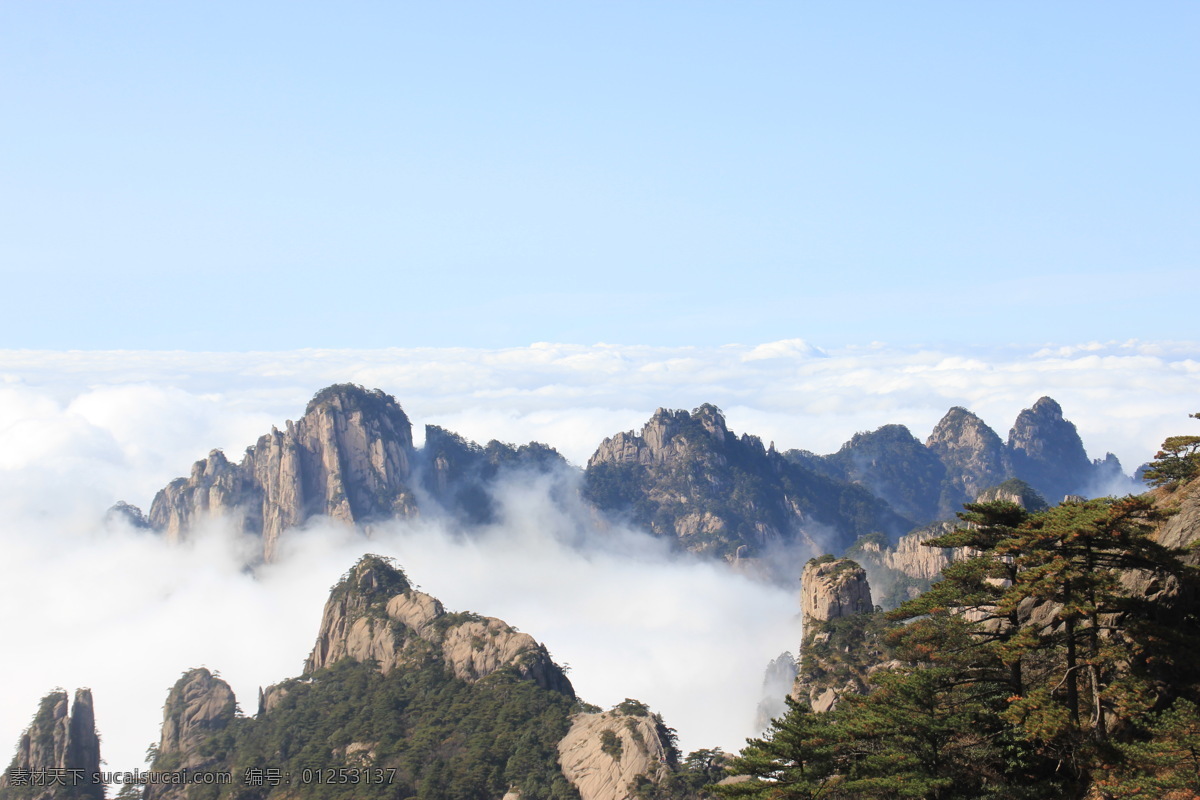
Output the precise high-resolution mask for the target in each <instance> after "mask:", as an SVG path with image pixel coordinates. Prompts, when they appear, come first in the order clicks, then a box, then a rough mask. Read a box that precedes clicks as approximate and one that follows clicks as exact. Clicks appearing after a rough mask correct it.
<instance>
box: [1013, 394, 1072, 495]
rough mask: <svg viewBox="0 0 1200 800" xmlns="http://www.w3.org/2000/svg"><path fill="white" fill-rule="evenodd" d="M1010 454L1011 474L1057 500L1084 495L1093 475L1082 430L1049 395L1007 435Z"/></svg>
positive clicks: (1019, 415)
mask: <svg viewBox="0 0 1200 800" xmlns="http://www.w3.org/2000/svg"><path fill="white" fill-rule="evenodd" d="M1008 457H1009V462H1010V473H1011V474H1013V475H1015V476H1016V477H1018V478H1021V479H1022V480H1025V481H1027V482H1028V483H1029V484H1030V485H1032V486H1033V488H1034V489H1036V490H1037V491H1038V492H1040V493H1041V494H1042V495H1043V496H1044V497H1046V498H1047V499H1048V500H1049V501H1050V502H1054V503H1056V502H1058V501H1059V500H1061V499H1062V497H1063V496H1064V495H1068V494H1082V493H1083V491H1084V488H1085V487H1086V485H1087V483H1088V482H1089V478H1090V477H1091V472H1092V462H1091V461H1090V460H1089V459H1088V457H1087V453H1086V452H1085V451H1084V449H1083V442H1082V440H1080V438H1079V432H1078V431H1077V430H1076V429H1075V425H1074V424H1072V423H1071V422H1070V421H1069V420H1067V419H1065V418H1064V417H1063V413H1062V407H1061V406H1059V404H1058V403H1056V402H1055V401H1054V400H1052V399H1051V398H1049V397H1042V398H1039V399H1038V401H1037V402H1036V403H1034V404H1033V407H1032V408H1027V409H1025V410H1024V411H1022V412H1021V413H1020V414H1018V415H1017V420H1016V422H1015V423H1013V427H1012V430H1010V431H1009V434H1008Z"/></svg>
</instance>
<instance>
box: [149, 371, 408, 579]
mask: <svg viewBox="0 0 1200 800" xmlns="http://www.w3.org/2000/svg"><path fill="white" fill-rule="evenodd" d="M413 458H414V451H413V444H412V426H411V424H410V423H409V420H408V417H407V416H406V415H405V414H404V411H403V410H402V409H401V408H400V405H399V404H398V403H397V402H396V401H395V399H394V398H392V397H390V396H389V395H386V394H384V393H383V392H381V391H379V390H378V389H377V390H375V391H367V390H365V389H363V388H362V387H359V386H350V385H345V384H343V385H337V386H331V387H329V388H327V389H323V390H321V391H320V392H318V393H317V395H316V396H315V397H314V398H313V399H312V401H311V402H310V403H309V404H308V408H307V409H306V410H305V413H304V416H303V417H301V418H300V419H299V420H298V421H297V422H294V423H293V422H291V421H289V422H288V423H287V425H286V427H285V430H283V431H280V430H278V429H272V431H271V433H269V434H267V435H265V436H263V437H261V438H260V439H259V440H258V442H257V443H256V444H255V445H254V446H253V447H251V448H249V449H248V450H247V451H246V455H245V456H244V457H243V458H242V461H241V463H240V464H236V465H235V464H233V463H231V462H230V461H229V460H228V459H226V457H225V455H224V454H223V453H221V452H220V451H213V452H212V453H210V454H209V456H208V458H207V459H205V460H203V461H198V462H196V464H195V465H194V466H193V467H192V473H191V475H190V476H189V477H187V478H179V479H176V480H174V481H172V482H171V483H170V484H169V485H168V486H167V487H166V488H164V489H163V490H162V491H160V492H159V493H158V494H157V495H156V496H155V498H154V502H153V504H152V505H151V506H150V513H149V515H148V518H149V521H150V523H151V525H153V526H154V527H155V528H157V529H159V530H162V531H164V532H165V533H166V535H167V537H168V538H171V539H179V538H181V537H182V536H184V535H185V534H186V532H187V531H188V529H190V528H191V527H193V526H194V525H196V524H197V523H199V522H201V521H202V520H203V519H205V518H206V517H210V516H214V515H220V514H225V515H233V516H238V517H240V518H241V519H242V525H243V528H244V529H245V530H246V531H247V532H249V533H256V534H261V535H262V537H263V557H264V558H265V559H266V560H267V561H270V560H272V559H273V558H274V557H275V555H276V553H277V551H278V548H279V537H280V535H281V534H282V533H283V532H284V531H285V530H287V529H288V528H290V527H293V526H296V525H300V524H302V523H304V522H305V521H306V520H308V519H309V518H311V517H314V516H320V515H324V516H328V517H330V518H332V519H336V520H340V521H343V522H347V523H355V522H363V521H369V520H372V519H383V518H390V517H404V516H411V515H412V514H415V513H416V502H415V499H414V495H413V493H412V491H411V489H410V486H411V484H412V464H413Z"/></svg>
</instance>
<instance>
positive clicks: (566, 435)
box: [0, 340, 1200, 769]
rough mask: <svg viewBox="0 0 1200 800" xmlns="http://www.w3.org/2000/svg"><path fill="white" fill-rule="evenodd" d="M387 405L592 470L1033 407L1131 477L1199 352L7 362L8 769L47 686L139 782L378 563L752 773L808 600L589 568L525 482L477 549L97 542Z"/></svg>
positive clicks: (250, 687) (1196, 381)
mask: <svg viewBox="0 0 1200 800" xmlns="http://www.w3.org/2000/svg"><path fill="white" fill-rule="evenodd" d="M340 382H351V383H358V384H362V385H364V386H367V387H368V388H376V387H378V388H382V389H384V390H385V391H387V392H389V393H391V394H393V395H395V396H396V397H397V399H398V400H399V401H400V403H401V404H402V405H403V407H404V408H405V410H406V412H407V413H408V415H409V417H410V418H411V419H412V420H413V423H414V433H415V435H416V438H417V439H418V442H419V441H420V439H421V436H422V434H423V425H424V424H427V423H432V424H438V425H442V426H443V427H446V428H449V429H450V430H453V431H456V432H458V433H460V434H462V435H464V436H466V437H468V438H471V439H474V440H477V441H481V442H484V441H487V440H489V439H493V438H495V439H500V440H502V441H509V442H517V443H520V442H526V441H530V440H538V441H543V442H546V443H549V444H551V445H553V446H555V447H556V448H558V449H559V450H560V451H561V452H562V453H563V454H564V455H566V456H567V458H568V459H570V460H571V461H572V462H573V463H574V464H576V465H580V466H582V465H583V464H585V463H586V461H587V458H588V456H589V455H590V454H591V453H592V451H593V450H594V449H595V447H596V445H597V444H598V443H599V442H600V441H601V440H602V439H603V438H604V437H605V436H609V435H611V434H613V433H615V432H617V431H622V430H630V429H636V428H638V427H640V425H641V424H642V423H644V422H645V420H646V419H647V417H648V416H649V415H650V414H651V413H652V412H653V411H654V409H655V408H657V407H660V406H665V407H669V408H687V409H691V408H695V407H696V406H698V405H700V404H701V403H705V402H708V403H714V404H716V405H717V406H719V407H721V408H722V409H723V410H724V411H725V412H726V415H727V419H728V422H729V425H730V427H731V428H732V429H733V430H734V431H736V432H737V433H742V432H749V433H754V434H757V435H759V436H761V437H762V438H763V440H764V441H774V442H775V444H776V446H777V447H778V448H779V449H787V448H792V447H799V448H804V449H808V450H812V451H815V452H818V453H827V452H832V451H834V450H836V449H837V448H838V447H839V446H840V445H841V444H842V443H843V442H844V441H845V440H847V439H848V438H850V436H851V435H853V434H854V433H855V432H856V431H860V430H872V429H875V428H877V427H879V426H880V425H884V424H887V423H897V422H898V423H903V424H905V425H907V426H908V427H909V429H910V430H911V431H912V432H913V433H914V435H916V436H917V437H918V438H921V439H924V437H925V436H927V435H928V433H929V431H930V430H931V429H932V427H933V426H934V424H936V422H937V420H938V419H939V418H940V417H941V416H942V415H943V414H944V413H945V412H946V410H947V409H948V408H950V407H951V406H954V405H962V406H965V407H967V408H970V409H971V410H973V411H975V412H976V413H978V414H979V415H980V416H981V417H982V418H983V419H984V420H985V421H986V422H988V423H989V424H990V425H991V426H992V427H993V428H995V429H996V430H997V432H998V433H999V434H1000V435H1001V437H1003V436H1004V435H1005V434H1006V432H1007V430H1008V427H1009V426H1010V425H1011V424H1012V421H1013V420H1014V419H1015V417H1016V415H1017V413H1018V412H1019V411H1020V410H1021V409H1022V408H1026V407H1028V406H1029V405H1031V404H1032V403H1033V402H1034V401H1035V400H1036V399H1037V398H1038V397H1040V396H1042V395H1050V396H1052V397H1054V398H1055V399H1056V400H1058V401H1059V402H1060V403H1061V404H1062V406H1063V409H1064V412H1065V414H1066V416H1067V418H1069V419H1071V420H1072V421H1073V422H1075V424H1076V425H1077V426H1078V428H1079V431H1080V434H1081V436H1082V437H1083V440H1084V443H1085V445H1086V446H1087V448H1088V452H1089V455H1091V456H1093V457H1102V456H1103V455H1104V453H1105V452H1106V451H1111V452H1114V453H1116V454H1117V455H1118V456H1119V457H1120V458H1121V460H1122V462H1123V463H1124V465H1125V467H1126V470H1127V471H1132V470H1133V469H1134V468H1135V467H1136V466H1137V465H1138V464H1140V463H1142V462H1144V461H1146V460H1147V459H1149V458H1151V457H1152V456H1153V454H1154V452H1155V450H1156V449H1157V446H1158V444H1159V443H1160V442H1161V441H1162V439H1164V438H1165V437H1166V436H1168V435H1172V434H1175V433H1182V432H1189V431H1190V428H1191V426H1195V425H1196V424H1197V423H1195V422H1194V421H1191V420H1188V419H1187V418H1186V415H1187V414H1188V413H1189V412H1194V411H1200V391H1198V390H1200V343H1196V342H1142V341H1131V342H1109V343H1086V344H1082V345H1069V346H1060V345H1053V346H1038V347H1018V346H1012V347H1007V348H987V349H981V348H970V347H965V346H964V347H940V348H932V347H931V348H919V347H904V348H901V347H892V346H888V345H883V344H879V345H874V346H870V347H858V348H843V349H840V350H839V349H829V348H826V349H822V348H819V347H816V346H814V345H811V344H809V343H806V342H803V341H800V340H789V341H781V342H772V343H768V344H762V345H756V346H751V345H728V346H724V347H709V348H704V347H675V348H668V347H637V346H617V345H591V346H582V345H559V344H535V345H531V346H529V347H521V348H508V349H493V350H488V349H399V348H397V349H388V350H371V351H349V350H302V351H292V352H272V353H254V352H251V353H192V352H90V351H88V352H84V351H56V352H41V351H37V352H35V351H0V553H2V557H3V560H2V562H0V563H3V576H4V577H3V579H2V580H0V633H2V635H3V636H4V639H5V652H6V654H7V658H6V668H5V674H4V691H3V692H2V693H0V746H3V742H5V741H7V742H10V743H15V742H16V740H17V737H18V736H19V734H20V732H21V730H22V729H23V728H24V727H25V726H26V725H27V724H28V722H29V719H30V718H31V716H32V714H33V711H34V710H35V708H36V705H37V700H38V699H39V698H40V697H41V696H42V695H44V694H45V693H46V692H47V691H49V690H51V689H53V688H54V687H56V686H62V687H65V688H67V689H73V688H74V687H77V686H90V687H92V688H93V690H94V691H95V693H96V706H97V714H98V721H99V727H100V730H101V734H102V736H103V738H104V744H103V752H104V755H105V758H106V760H107V761H108V763H109V765H110V766H112V767H114V768H120V769H126V768H133V767H134V766H139V765H140V764H141V761H142V755H143V752H144V750H145V748H146V745H147V744H149V743H150V742H151V741H153V740H156V739H157V737H158V725H159V722H160V718H161V705H162V702H163V700H164V699H165V697H166V692H167V689H168V688H169V687H170V686H171V684H172V683H173V682H174V681H175V679H176V678H177V677H178V676H179V674H180V673H182V672H183V671H184V670H186V669H188V668H190V667H194V666H200V665H206V666H208V667H210V668H212V669H215V670H219V671H220V672H221V673H222V675H224V676H225V678H226V679H227V680H229V681H230V683H231V684H232V685H233V687H234V690H235V691H236V692H237V695H238V697H239V700H240V702H241V705H242V707H243V709H244V710H245V711H246V712H247V713H253V712H254V710H255V703H256V693H257V688H258V687H259V686H263V685H267V684H270V683H273V682H275V681H278V680H281V679H283V678H286V677H290V676H294V675H296V674H298V673H299V670H300V666H301V663H302V661H303V658H304V656H305V655H307V653H308V651H309V649H310V648H311V646H312V642H313V638H314V637H315V634H316V630H317V625H318V622H319V618H320V612H321V607H322V605H323V603H324V601H325V596H326V593H327V591H328V589H329V587H330V586H331V585H332V584H333V583H334V582H335V581H336V580H337V578H338V577H339V575H341V574H342V573H343V572H345V571H346V569H348V568H349V567H350V566H351V565H352V564H353V563H354V561H355V560H356V559H357V558H358V557H359V556H361V555H362V554H363V553H364V552H368V551H371V552H379V553H382V554H385V555H389V556H392V557H395V558H396V559H397V560H398V562H399V563H400V564H401V565H402V566H403V567H404V569H405V570H406V571H407V572H408V574H409V576H410V578H411V579H412V580H413V581H414V582H416V583H417V584H419V585H420V586H421V587H422V588H423V589H425V590H426V591H428V592H430V593H431V594H434V595H435V596H437V597H439V598H441V599H442V600H443V602H444V603H445V604H446V605H447V607H449V608H451V609H455V610H468V609H469V610H472V611H477V612H480V613H484V614H488V615H492V616H498V617H501V618H503V619H505V620H507V621H508V622H510V623H511V624H514V625H516V626H518V627H520V628H521V629H522V630H526V631H528V632H530V633H532V634H533V635H534V636H535V637H537V638H538V639H540V640H542V641H543V642H545V643H546V644H547V646H548V647H549V648H550V650H551V652H552V653H553V654H554V656H555V658H556V659H557V660H559V661H560V662H567V663H569V664H570V665H571V667H572V671H571V673H570V676H571V678H572V681H573V682H574V683H575V686H576V688H577V690H578V692H579V694H580V695H581V696H582V697H583V698H584V699H586V700H588V701H590V702H593V703H597V704H600V705H611V704H613V703H616V702H619V701H620V700H622V699H623V698H624V697H636V698H639V699H641V700H644V701H646V702H648V703H650V705H651V706H652V707H653V708H654V709H655V710H658V711H661V712H662V713H663V714H664V716H665V717H666V720H667V723H668V724H669V725H672V726H674V727H676V728H677V729H678V730H679V733H680V738H681V744H682V746H683V747H684V748H685V750H687V749H693V748H696V747H702V746H721V747H724V748H726V749H731V750H732V749H736V748H737V747H738V746H739V745H740V744H741V743H742V741H743V739H744V737H746V736H749V735H753V734H755V733H757V731H755V730H754V728H753V717H754V707H755V704H756V703H757V701H758V695H759V691H760V687H761V681H762V674H763V669H764V668H765V666H766V664H767V662H768V661H769V660H770V659H771V658H773V657H774V656H776V655H778V653H780V652H781V651H783V650H785V649H792V650H794V648H795V642H796V640H797V638H798V629H797V627H796V620H795V614H796V611H797V606H796V598H795V594H794V592H792V591H790V590H787V589H780V588H778V587H772V586H767V585H763V584H759V583H755V582H753V581H750V580H748V579H746V578H744V577H742V576H739V575H736V574H734V573H732V572H730V571H728V570H726V569H724V568H722V567H721V566H720V565H715V564H711V563H706V562H703V561H693V560H688V559H682V560H681V559H679V558H674V557H671V556H670V555H669V554H668V553H666V552H665V551H664V550H663V549H662V547H661V546H660V544H659V543H656V542H654V541H652V540H650V539H649V538H648V537H645V536H644V535H642V534H640V533H639V532H637V531H620V530H619V531H617V532H616V533H614V534H613V535H612V536H610V537H609V538H608V539H607V540H606V543H605V545H604V546H602V547H601V546H586V547H581V546H579V537H578V535H577V534H578V531H577V528H578V526H579V524H580V523H579V515H578V514H576V513H574V512H573V511H572V509H571V508H570V507H569V506H567V507H564V506H562V505H561V504H554V503H551V502H549V500H548V499H547V497H548V495H547V492H546V491H545V487H544V486H541V485H539V484H538V483H537V482H536V481H533V482H529V483H524V484H521V483H517V484H514V485H512V486H509V487H506V490H505V491H504V492H503V493H502V495H501V497H502V503H503V505H502V508H503V513H502V515H501V519H500V522H499V523H498V524H497V525H495V526H493V527H492V528H489V529H488V530H487V531H485V532H484V533H483V535H481V536H479V537H476V538H473V539H464V538H462V537H460V536H456V535H454V533H453V532H452V531H448V530H446V529H445V528H444V527H443V526H441V525H440V524H439V523H437V522H436V521H435V520H432V519H430V520H418V521H415V522H407V523H396V524H393V525H388V526H382V527H377V528H376V529H374V530H373V531H372V538H371V539H369V540H367V539H364V536H363V534H362V532H359V531H353V530H347V529H345V528H341V527H338V526H335V525H332V524H328V523H321V522H318V523H316V524H314V525H312V526H310V527H309V528H308V529H306V530H304V531H299V532H296V533H295V534H294V535H292V536H291V537H290V538H289V545H288V547H287V548H286V553H285V556H284V558H283V559H281V560H280V561H279V562H278V563H275V564H271V565H267V566H263V567H259V568H258V569H255V570H247V569H246V567H245V564H246V562H247V559H248V557H249V556H250V555H251V554H252V553H254V552H255V551H256V550H257V548H258V543H257V542H255V541H252V540H247V539H246V538H245V537H242V536H239V535H237V534H235V533H232V532H231V531H230V529H229V526H226V525H222V524H219V523H214V524H212V525H210V526H208V527H207V528H206V529H205V530H202V531H199V532H197V535H195V536H194V537H193V538H192V539H191V541H189V542H188V543H186V544H184V545H179V546H170V545H167V544H165V543H164V542H163V541H161V539H159V538H158V537H157V536H156V535H155V534H153V533H148V532H145V531H139V530H135V529H131V528H129V527H126V526H123V525H121V524H113V523H109V524H105V522H104V512H105V510H106V509H107V508H108V507H109V506H111V505H112V504H113V503H114V502H115V501H117V500H126V501H129V502H131V503H134V504H137V505H140V506H142V507H143V508H146V507H148V505H149V503H150V501H151V499H152V498H153V496H154V493H155V491H157V489H159V488H160V487H162V486H163V485H164V484H165V483H167V482H168V481H169V480H171V479H172V478H174V477H177V476H180V475H185V474H187V472H188V470H189V467H190V465H191V463H192V462H193V461H195V460H196V459H198V458H201V457H203V456H204V454H206V453H207V452H208V451H209V450H210V449H212V448H215V447H219V448H223V449H225V450H226V452H227V453H228V454H229V456H230V457H231V458H233V459H234V460H237V459H238V458H239V457H240V454H241V452H242V450H243V449H244V448H246V447H247V446H249V445H250V444H252V443H253V442H254V441H255V439H256V438H257V437H258V436H259V435H261V434H262V433H265V432H266V431H268V430H269V429H270V427H271V426H272V425H282V424H283V422H284V421H285V420H286V419H289V418H290V419H295V418H297V417H299V416H300V415H301V414H302V413H303V409H304V405H305V403H306V402H307V401H308V399H309V398H311V396H312V395H313V394H314V393H315V392H316V391H317V390H318V389H320V388H321V387H323V386H326V385H328V384H330V383H340Z"/></svg>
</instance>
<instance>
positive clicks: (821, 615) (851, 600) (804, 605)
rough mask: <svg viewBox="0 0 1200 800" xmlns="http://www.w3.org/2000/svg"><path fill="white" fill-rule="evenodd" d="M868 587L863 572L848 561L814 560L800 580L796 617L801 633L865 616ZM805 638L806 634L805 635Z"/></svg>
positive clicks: (871, 608) (868, 603)
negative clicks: (816, 627)
mask: <svg viewBox="0 0 1200 800" xmlns="http://www.w3.org/2000/svg"><path fill="white" fill-rule="evenodd" d="M874 609H875V606H874V605H873V604H872V603H871V587H870V585H869V584H868V583H867V573H866V571H865V570H864V569H863V568H862V567H860V566H859V565H858V564H856V563H855V562H853V561H851V560H850V559H848V558H836V559H835V558H833V557H832V556H824V557H822V558H814V559H813V560H812V561H809V562H808V564H807V565H806V566H805V567H804V574H803V575H801V577H800V615H801V619H802V622H803V625H804V628H805V630H806V631H807V630H808V629H809V628H811V627H813V626H814V625H815V624H816V623H820V622H828V621H829V620H834V619H840V618H841V617H848V616H850V615H852V614H869V613H871V612H872V611H874ZM806 636H807V634H806Z"/></svg>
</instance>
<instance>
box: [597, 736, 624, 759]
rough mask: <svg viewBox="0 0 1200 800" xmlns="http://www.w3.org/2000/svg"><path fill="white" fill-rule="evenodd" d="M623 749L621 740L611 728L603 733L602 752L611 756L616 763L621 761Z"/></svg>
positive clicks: (601, 738) (601, 740)
mask: <svg viewBox="0 0 1200 800" xmlns="http://www.w3.org/2000/svg"><path fill="white" fill-rule="evenodd" d="M623 749H624V746H623V745H622V744H621V738H620V737H619V736H617V734H616V733H614V732H613V731H612V730H611V729H609V728H605V729H604V730H603V731H601V733H600V752H602V753H605V754H607V755H609V756H610V757H611V758H612V759H613V760H614V761H620V760H621V752H622V751H623Z"/></svg>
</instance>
